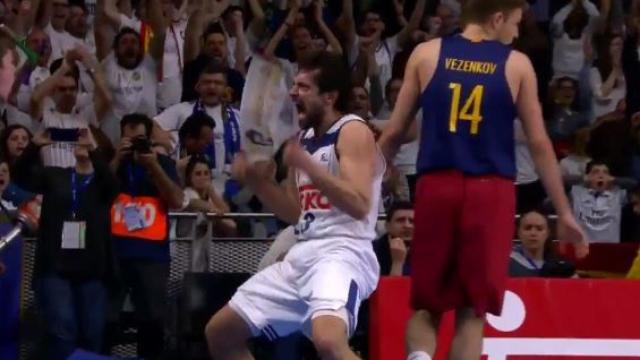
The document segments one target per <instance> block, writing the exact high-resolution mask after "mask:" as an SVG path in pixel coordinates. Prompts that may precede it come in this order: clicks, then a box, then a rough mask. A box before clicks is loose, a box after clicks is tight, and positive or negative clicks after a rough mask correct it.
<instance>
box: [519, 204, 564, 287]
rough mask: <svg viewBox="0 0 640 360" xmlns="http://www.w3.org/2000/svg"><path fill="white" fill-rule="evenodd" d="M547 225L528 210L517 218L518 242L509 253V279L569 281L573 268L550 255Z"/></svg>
mask: <svg viewBox="0 0 640 360" xmlns="http://www.w3.org/2000/svg"><path fill="white" fill-rule="evenodd" d="M549 236H550V231H549V223H548V221H547V218H546V217H545V216H544V214H542V213H540V212H538V211H537V210H531V211H528V212H526V213H524V214H522V217H521V218H520V222H519V224H518V239H519V240H520V241H521V242H522V244H519V245H516V246H514V248H513V251H512V252H511V260H510V261H509V276H512V277H537V276H543V277H571V276H573V275H574V274H575V266H573V264H570V263H567V262H566V261H563V260H561V259H558V258H556V257H555V256H554V255H553V247H552V246H553V245H552V243H551V241H550V239H549Z"/></svg>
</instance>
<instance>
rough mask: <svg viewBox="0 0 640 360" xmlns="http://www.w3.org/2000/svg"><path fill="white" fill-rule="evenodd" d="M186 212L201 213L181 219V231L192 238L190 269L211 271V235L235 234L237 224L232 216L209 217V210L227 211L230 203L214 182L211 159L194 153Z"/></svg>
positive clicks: (187, 180)
mask: <svg viewBox="0 0 640 360" xmlns="http://www.w3.org/2000/svg"><path fill="white" fill-rule="evenodd" d="M184 197H185V203H187V202H188V204H187V206H186V207H185V208H184V210H185V211H195V212H198V213H200V214H199V215H198V217H197V219H195V221H194V220H193V219H179V221H178V229H177V230H178V234H179V236H183V235H180V233H187V232H188V235H187V236H189V237H190V238H192V239H193V242H192V246H191V251H192V260H193V261H192V267H191V271H208V269H209V258H208V249H209V243H210V242H211V239H212V237H214V236H215V237H224V236H234V235H235V232H236V224H235V222H234V221H233V220H232V219H220V218H216V219H209V218H208V217H207V216H206V215H207V213H215V214H225V213H227V212H229V205H227V203H226V202H225V201H224V200H223V199H222V197H221V196H220V195H219V194H218V193H217V192H216V189H215V188H214V187H213V184H212V176H211V169H209V162H208V161H207V159H205V158H204V157H202V156H198V155H194V156H191V158H190V159H189V162H188V163H187V167H186V175H185V189H184Z"/></svg>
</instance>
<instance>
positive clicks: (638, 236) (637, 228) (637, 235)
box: [621, 187, 640, 242]
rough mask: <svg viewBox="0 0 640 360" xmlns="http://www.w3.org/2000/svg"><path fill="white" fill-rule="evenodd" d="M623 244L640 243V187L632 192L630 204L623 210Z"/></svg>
mask: <svg viewBox="0 0 640 360" xmlns="http://www.w3.org/2000/svg"><path fill="white" fill-rule="evenodd" d="M621 227H622V229H621V236H622V239H621V241H622V242H640V187H636V188H635V189H634V190H633V191H632V192H631V196H630V199H629V203H628V204H627V205H625V207H624V208H623V209H622V222H621Z"/></svg>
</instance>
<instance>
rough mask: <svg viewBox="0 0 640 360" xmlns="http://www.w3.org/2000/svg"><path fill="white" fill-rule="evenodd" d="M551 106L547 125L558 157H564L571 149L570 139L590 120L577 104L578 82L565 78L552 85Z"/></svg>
mask: <svg viewBox="0 0 640 360" xmlns="http://www.w3.org/2000/svg"><path fill="white" fill-rule="evenodd" d="M550 90H551V92H550V98H551V101H550V104H548V106H547V107H546V114H545V115H546V116H545V118H546V121H545V125H546V128H547V132H548V133H549V138H550V139H551V141H552V142H553V146H554V148H555V150H556V154H557V155H558V157H564V156H566V155H567V154H566V153H567V150H568V147H569V145H570V144H569V139H570V138H571V137H572V136H573V134H574V133H575V132H576V130H578V129H579V128H581V127H584V126H587V125H588V124H589V120H588V119H587V117H586V116H585V115H584V114H583V113H582V112H580V109H579V107H578V102H577V96H576V94H577V92H578V82H577V81H576V80H575V79H572V78H570V77H567V76H564V77H560V78H557V79H555V80H554V81H553V82H552V84H551V89H550Z"/></svg>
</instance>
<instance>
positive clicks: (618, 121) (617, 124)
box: [587, 100, 631, 176]
mask: <svg viewBox="0 0 640 360" xmlns="http://www.w3.org/2000/svg"><path fill="white" fill-rule="evenodd" d="M626 107H627V104H626V102H625V100H620V102H618V105H617V107H616V109H615V110H614V111H612V112H610V113H608V114H605V115H603V116H600V117H599V118H598V119H596V121H595V123H593V124H592V125H591V134H590V136H589V144H588V145H587V153H588V154H589V155H590V156H591V157H592V158H594V159H598V160H600V161H604V162H605V163H606V164H607V165H608V167H609V170H610V171H611V174H613V175H614V176H627V174H629V165H630V164H629V155H630V152H631V137H630V136H629V134H630V130H631V129H630V127H629V122H628V121H626V119H625V113H626Z"/></svg>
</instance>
